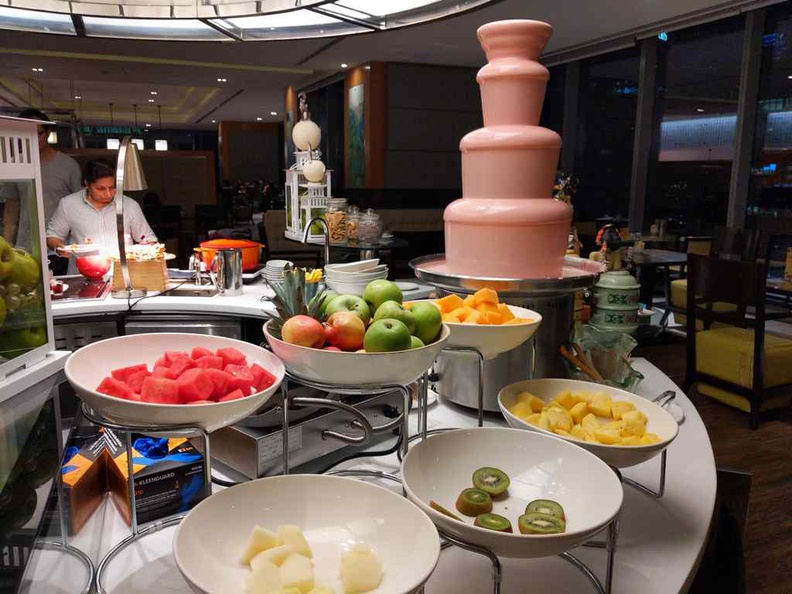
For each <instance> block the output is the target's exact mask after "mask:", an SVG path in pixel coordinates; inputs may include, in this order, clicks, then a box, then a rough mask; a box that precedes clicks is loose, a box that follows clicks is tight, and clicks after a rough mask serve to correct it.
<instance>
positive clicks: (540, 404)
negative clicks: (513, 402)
mask: <svg viewBox="0 0 792 594" xmlns="http://www.w3.org/2000/svg"><path fill="white" fill-rule="evenodd" d="M517 402H525V403H526V404H529V405H530V406H531V408H532V409H533V411H534V412H535V413H538V412H542V409H543V408H544V405H545V403H544V400H542V399H541V398H539V397H537V396H534V395H533V394H531V393H530V392H520V393H519V394H517Z"/></svg>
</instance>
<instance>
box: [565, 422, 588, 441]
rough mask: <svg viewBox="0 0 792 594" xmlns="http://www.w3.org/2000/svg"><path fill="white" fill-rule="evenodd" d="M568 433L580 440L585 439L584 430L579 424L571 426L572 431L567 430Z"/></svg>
mask: <svg viewBox="0 0 792 594" xmlns="http://www.w3.org/2000/svg"><path fill="white" fill-rule="evenodd" d="M569 435H570V436H571V437H574V438H575V439H579V440H581V441H585V440H586V431H585V430H584V429H583V427H582V426H581V425H574V426H573V427H572V431H570V432H569Z"/></svg>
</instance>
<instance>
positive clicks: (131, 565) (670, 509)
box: [31, 359, 716, 594]
mask: <svg viewBox="0 0 792 594" xmlns="http://www.w3.org/2000/svg"><path fill="white" fill-rule="evenodd" d="M636 367H637V369H638V370H639V371H641V373H643V374H644V376H645V378H646V379H645V380H644V381H643V382H642V383H641V384H640V386H639V388H638V390H637V391H638V392H639V393H640V394H641V395H644V396H652V397H653V396H657V395H659V394H660V393H661V392H663V391H664V390H674V391H676V393H677V398H676V402H677V403H678V404H679V405H680V406H681V407H682V409H683V410H684V413H685V416H686V420H685V421H684V423H683V424H682V425H681V426H680V431H679V435H678V437H677V439H676V440H675V441H674V442H673V443H672V444H671V446H670V447H669V448H668V469H667V475H666V492H665V495H664V496H663V497H662V498H661V499H653V498H650V497H648V496H647V495H644V494H642V493H639V492H637V491H636V490H635V489H633V488H631V487H629V486H625V488H624V491H625V498H624V506H623V508H622V515H621V526H620V533H619V539H618V550H617V553H616V561H615V569H614V580H613V592H614V593H632V592H637V591H640V592H642V593H647V594H672V593H675V592H684V591H686V590H687V589H688V588H689V586H690V583H691V581H692V579H693V577H694V576H695V573H696V569H697V567H698V563H699V561H700V558H701V555H702V553H703V550H704V546H705V543H706V539H707V534H708V531H709V526H710V522H711V519H712V514H713V509H714V504H715V489H716V478H715V461H714V458H713V454H712V447H711V445H710V441H709V437H708V435H707V432H706V429H705V427H704V425H703V423H702V421H701V418H700V417H699V415H698V413H697V412H696V409H695V407H694V406H693V405H692V404H691V402H690V401H689V400H688V398H687V397H686V396H685V395H684V393H683V392H682V391H681V390H680V389H679V388H678V387H677V386H676V385H674V384H673V382H671V380H670V379H669V378H668V377H666V376H665V375H664V374H663V373H662V372H660V370H658V369H657V368H656V367H655V366H654V365H652V364H651V363H649V362H648V361H646V360H644V359H637V360H636ZM412 417H413V419H412V421H413V431H414V430H415V413H413V415H412ZM475 423H476V414H475V411H473V410H470V409H465V408H463V407H459V406H457V405H453V404H449V403H446V402H445V401H443V399H442V398H440V399H439V402H437V403H436V404H433V405H431V406H430V408H429V428H430V429H433V428H438V427H471V426H475ZM485 425H505V422H504V420H503V418H502V417H500V415H498V414H488V416H487V417H486V420H485ZM346 466H347V467H349V466H354V467H356V468H375V469H380V470H385V471H388V472H392V471H395V470H398V462H397V461H396V459H395V456H394V455H392V456H389V457H383V458H369V459H361V460H356V461H354V462H350V463H348V464H347V465H346ZM343 467H344V465H341V466H339V467H338V468H343ZM623 474H624V475H625V476H627V477H629V478H632V479H634V480H638V481H640V482H641V483H643V484H645V485H647V486H649V487H651V488H656V487H657V484H658V478H659V458H655V459H654V460H650V461H648V462H646V463H644V464H641V465H639V466H635V467H632V468H628V469H626V470H624V471H623ZM175 530H176V528H166V529H163V530H161V531H159V532H156V533H153V534H150V535H147V536H146V537H145V538H143V539H141V540H140V541H138V542H136V543H134V544H132V545H131V546H129V547H127V548H126V549H125V550H124V551H123V552H121V553H120V555H119V556H118V557H117V558H116V559H114V560H113V561H112V563H111V564H110V565H109V566H108V570H107V573H106V577H105V585H106V586H107V587H108V591H109V592H112V593H113V594H118V593H133V592H145V591H155V590H156V591H158V592H180V593H185V594H186V593H188V592H190V589H189V587H188V586H187V584H186V582H184V580H183V579H182V577H181V575H180V574H179V572H178V569H177V568H176V566H175V563H174V561H173V557H172V555H171V546H172V540H173V535H174V533H175ZM128 534H129V529H128V528H127V526H126V525H125V524H124V523H123V522H122V520H121V519H120V516H119V515H118V514H117V512H116V511H115V508H114V507H113V505H112V504H110V503H109V501H108V502H106V503H105V505H104V507H103V508H100V510H98V511H97V513H95V514H94V516H93V517H92V518H91V519H90V520H89V522H88V524H86V526H85V527H84V528H83V530H82V531H81V532H80V533H79V534H78V535H77V536H76V537H74V538H73V539H72V542H71V544H73V545H74V546H76V547H78V548H80V549H81V550H82V551H84V552H85V553H87V554H88V555H89V556H90V557H91V558H92V559H94V560H95V561H97V562H98V560H99V559H100V558H101V557H102V555H104V554H105V553H106V552H107V551H108V550H109V548H110V547H111V546H113V544H114V543H116V542H118V541H120V540H121V539H122V538H124V537H125V536H127V535H128ZM574 554H575V555H576V556H578V557H579V558H580V559H581V560H583V561H584V562H585V563H587V564H588V565H589V567H591V569H592V570H593V571H594V572H595V573H596V574H597V575H598V576H599V577H600V579H601V580H604V575H605V559H606V554H605V551H604V550H600V549H588V548H578V549H576V550H575V551H574ZM502 564H503V584H502V592H503V594H523V593H525V592H526V591H527V588H526V584H530V590H531V591H533V592H548V593H550V592H552V593H569V594H573V593H574V594H580V593H587V592H593V591H594V590H593V588H592V586H591V584H590V583H589V582H588V581H587V580H586V578H585V577H584V576H583V574H581V573H580V572H579V571H577V570H576V569H574V568H573V567H572V566H571V565H570V564H569V563H567V562H565V561H563V560H562V559H560V558H559V557H549V558H545V559H536V560H527V561H526V560H514V559H503V560H502ZM44 565H46V564H41V567H40V571H38V572H36V573H37V574H38V575H40V576H41V577H42V578H44V576H43V575H42V574H45V573H46V574H49V575H47V577H46V578H44V581H43V582H42V583H41V587H40V588H39V587H38V584H37V587H35V588H33V589H32V590H31V591H33V592H38V591H41V592H45V591H47V592H50V591H52V589H51V588H52V587H54V584H55V583H57V578H56V577H55V576H56V575H57V572H51V571H49V569H50V568H46V569H45V568H44ZM490 576H491V566H490V564H489V561H487V560H486V559H485V558H484V557H481V556H480V555H477V554H475V553H470V552H467V551H464V550H462V549H459V548H456V547H451V548H449V549H447V550H445V551H443V552H442V554H441V557H440V562H439V563H438V566H437V568H436V570H435V572H434V574H433V575H432V577H431V578H430V580H429V582H428V584H427V586H426V592H427V594H462V593H464V594H473V593H488V592H492V582H491V577H490ZM52 580H56V581H52ZM61 583H62V582H61Z"/></svg>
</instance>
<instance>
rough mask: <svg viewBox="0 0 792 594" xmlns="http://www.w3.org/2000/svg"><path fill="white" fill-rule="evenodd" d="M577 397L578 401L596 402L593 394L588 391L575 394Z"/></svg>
mask: <svg viewBox="0 0 792 594" xmlns="http://www.w3.org/2000/svg"><path fill="white" fill-rule="evenodd" d="M575 398H577V400H578V402H588V403H589V404H591V403H592V402H594V396H593V394H589V393H588V392H580V393H579V394H575Z"/></svg>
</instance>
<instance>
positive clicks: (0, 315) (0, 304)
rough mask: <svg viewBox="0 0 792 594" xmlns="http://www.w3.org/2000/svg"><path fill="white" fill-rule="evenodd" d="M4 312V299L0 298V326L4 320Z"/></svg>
mask: <svg viewBox="0 0 792 594" xmlns="http://www.w3.org/2000/svg"><path fill="white" fill-rule="evenodd" d="M6 313H8V309H7V308H6V304H5V299H0V326H2V325H3V323H4V322H5V319H6Z"/></svg>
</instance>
